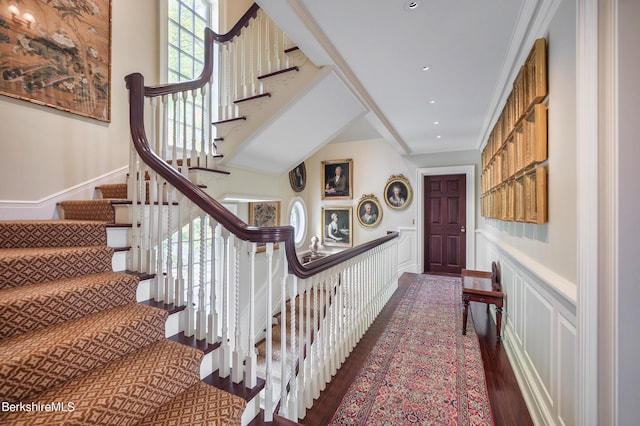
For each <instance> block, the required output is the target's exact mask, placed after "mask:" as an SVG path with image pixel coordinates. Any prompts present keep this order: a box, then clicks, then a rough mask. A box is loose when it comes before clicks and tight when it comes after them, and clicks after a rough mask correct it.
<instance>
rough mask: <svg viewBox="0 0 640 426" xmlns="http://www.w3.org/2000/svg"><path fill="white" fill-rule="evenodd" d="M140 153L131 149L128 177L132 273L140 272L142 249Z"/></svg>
mask: <svg viewBox="0 0 640 426" xmlns="http://www.w3.org/2000/svg"><path fill="white" fill-rule="evenodd" d="M137 164H138V153H137V152H136V150H135V148H134V147H133V145H131V148H129V176H127V198H128V199H130V200H131V208H130V211H129V222H131V228H132V229H131V236H130V237H129V245H130V246H131V256H130V257H129V264H128V266H127V269H128V270H130V271H140V249H139V247H138V241H139V238H140V237H139V233H140V229H139V228H138V226H137V223H136V222H137V219H138V190H137V189H138V186H137V182H136V176H137V174H138V169H137Z"/></svg>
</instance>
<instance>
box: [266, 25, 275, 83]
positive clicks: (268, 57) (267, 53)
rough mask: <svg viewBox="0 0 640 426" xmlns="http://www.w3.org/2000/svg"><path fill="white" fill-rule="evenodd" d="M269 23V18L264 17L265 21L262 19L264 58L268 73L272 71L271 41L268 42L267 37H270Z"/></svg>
mask: <svg viewBox="0 0 640 426" xmlns="http://www.w3.org/2000/svg"><path fill="white" fill-rule="evenodd" d="M269 24H270V20H269V19H265V21H264V34H265V37H264V42H265V48H266V49H265V50H266V52H265V56H266V59H267V73H270V72H272V71H273V68H272V65H271V64H272V63H271V43H269V39H270V37H269V34H270V32H269Z"/></svg>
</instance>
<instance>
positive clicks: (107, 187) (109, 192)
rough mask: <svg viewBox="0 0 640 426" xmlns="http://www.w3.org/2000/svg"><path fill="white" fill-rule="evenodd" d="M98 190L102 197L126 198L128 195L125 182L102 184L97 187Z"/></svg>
mask: <svg viewBox="0 0 640 426" xmlns="http://www.w3.org/2000/svg"><path fill="white" fill-rule="evenodd" d="M98 191H100V195H101V196H102V198H103V199H109V198H113V199H116V200H126V199H127V198H128V197H129V195H128V194H127V184H126V183H109V184H103V185H100V186H99V187H98Z"/></svg>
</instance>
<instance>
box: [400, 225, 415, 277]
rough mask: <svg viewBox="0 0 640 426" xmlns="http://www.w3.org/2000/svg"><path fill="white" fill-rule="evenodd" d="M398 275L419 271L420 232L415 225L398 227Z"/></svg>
mask: <svg viewBox="0 0 640 426" xmlns="http://www.w3.org/2000/svg"><path fill="white" fill-rule="evenodd" d="M398 232H399V233H400V236H399V237H398V238H399V239H398V276H400V275H402V274H403V273H404V272H414V273H419V272H418V253H417V250H416V249H417V247H418V241H417V236H418V232H417V229H416V228H415V227H410V226H400V227H398Z"/></svg>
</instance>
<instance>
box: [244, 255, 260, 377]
mask: <svg viewBox="0 0 640 426" xmlns="http://www.w3.org/2000/svg"><path fill="white" fill-rule="evenodd" d="M257 246H258V245H257V244H256V243H249V277H250V278H249V280H250V281H249V346H248V348H249V351H248V354H247V359H246V360H245V380H246V386H247V387H248V388H250V389H253V388H255V387H256V385H257V384H258V380H257V376H256V366H257V364H258V358H257V350H256V330H255V322H256V318H255V314H256V297H255V291H256V290H255V289H256V250H257Z"/></svg>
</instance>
